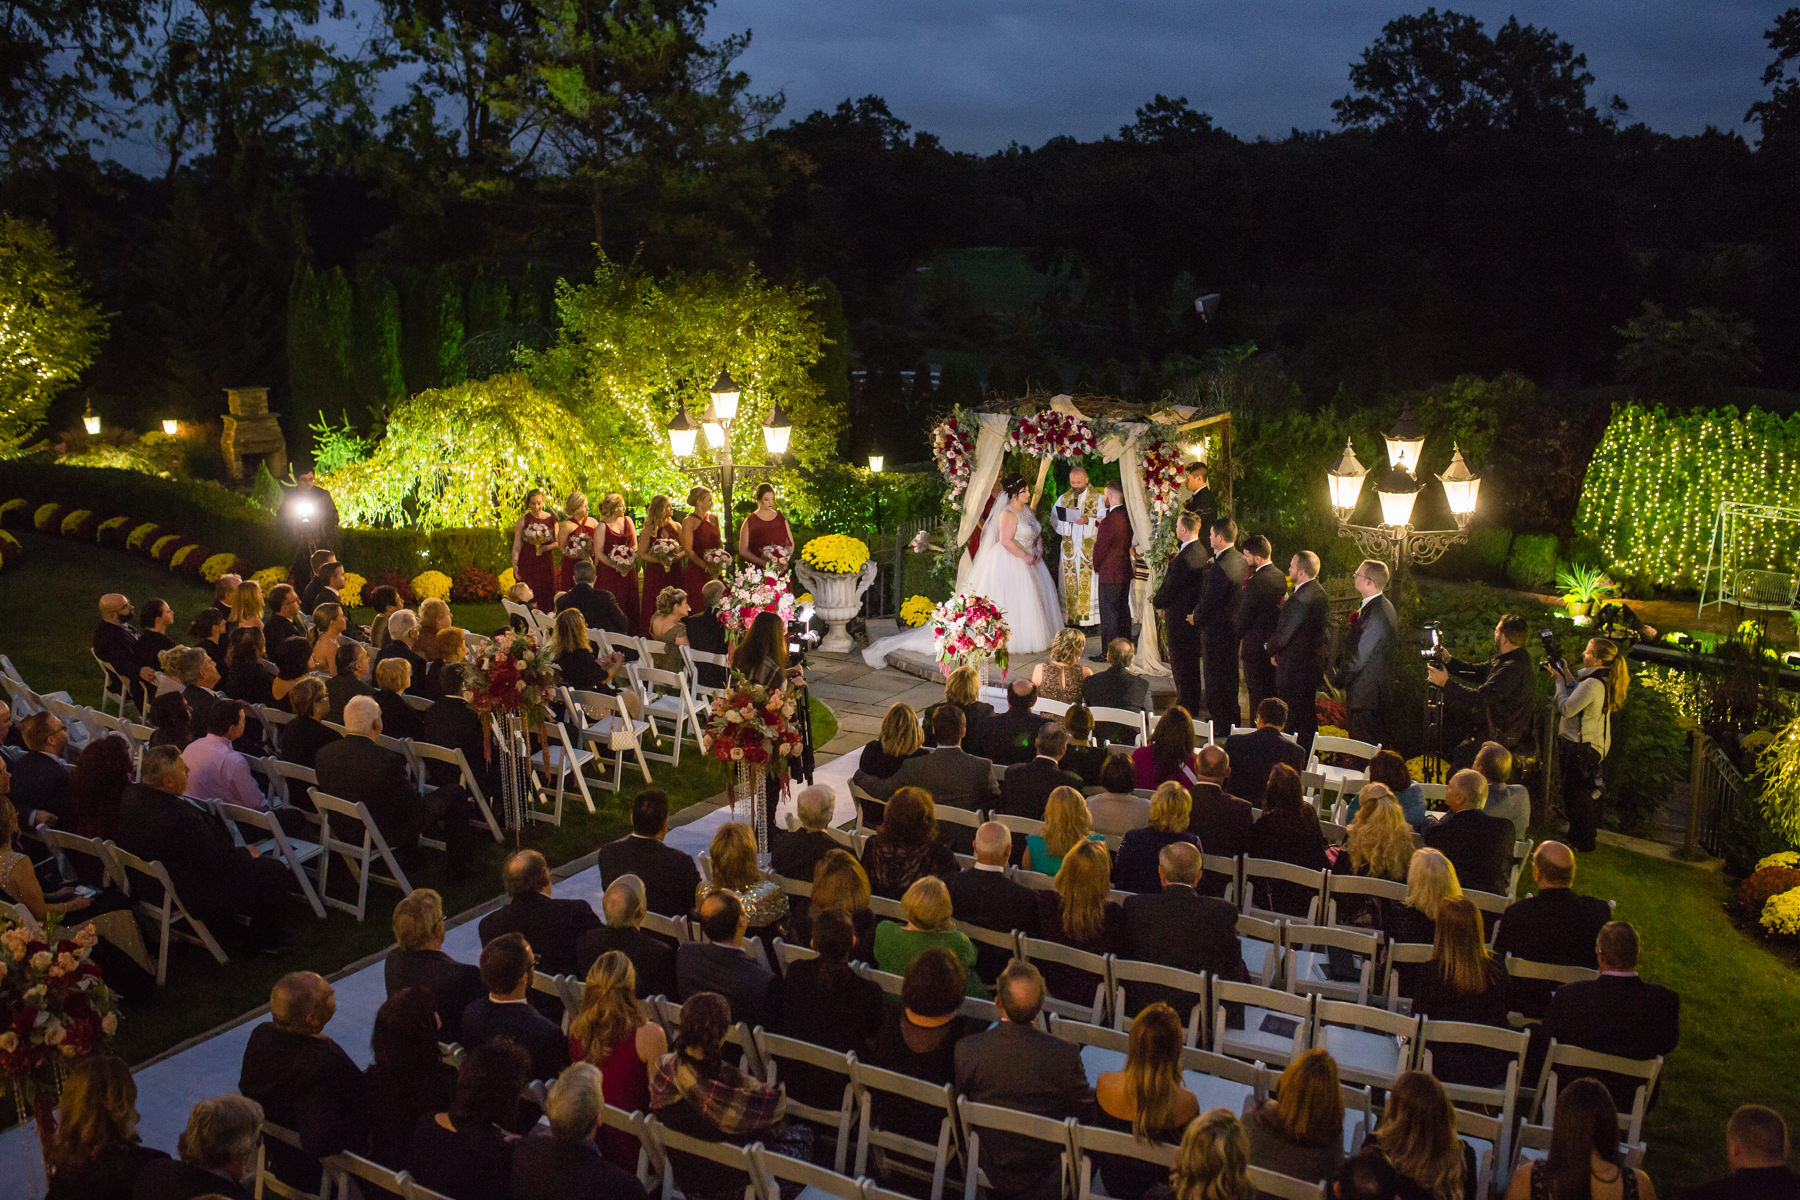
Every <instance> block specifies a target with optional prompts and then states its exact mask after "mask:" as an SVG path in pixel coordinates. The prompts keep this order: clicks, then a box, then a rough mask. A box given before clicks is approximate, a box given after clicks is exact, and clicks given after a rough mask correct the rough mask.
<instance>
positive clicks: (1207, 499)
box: [1181, 462, 1219, 537]
mask: <svg viewBox="0 0 1800 1200" xmlns="http://www.w3.org/2000/svg"><path fill="white" fill-rule="evenodd" d="M1206 475H1207V471H1206V464H1205V463H1203V462H1191V463H1189V464H1188V465H1187V492H1188V494H1187V499H1186V500H1185V501H1183V502H1182V505H1181V507H1182V509H1183V510H1184V511H1186V512H1191V513H1193V514H1194V515H1195V516H1196V517H1198V518H1200V526H1199V528H1200V536H1202V537H1205V536H1206V531H1207V530H1209V529H1211V528H1212V523H1213V522H1214V521H1216V520H1218V519H1219V502H1218V501H1217V500H1215V499H1214V498H1213V490H1212V488H1210V487H1208V486H1207V483H1206Z"/></svg>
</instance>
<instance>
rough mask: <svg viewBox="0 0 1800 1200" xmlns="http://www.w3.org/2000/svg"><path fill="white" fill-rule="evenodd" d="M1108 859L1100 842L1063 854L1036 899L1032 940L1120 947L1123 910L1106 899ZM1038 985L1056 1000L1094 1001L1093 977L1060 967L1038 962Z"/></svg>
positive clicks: (1108, 949) (1107, 949)
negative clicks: (1051, 878) (1040, 979)
mask: <svg viewBox="0 0 1800 1200" xmlns="http://www.w3.org/2000/svg"><path fill="white" fill-rule="evenodd" d="M1111 878H1112V855H1110V854H1108V853H1107V852H1106V846H1105V845H1104V844H1102V843H1100V842H1085V841H1084V842H1077V843H1075V845H1074V847H1073V848H1071V849H1070V851H1069V852H1068V853H1067V854H1065V855H1064V856H1063V860H1062V867H1061V869H1060V870H1058V871H1057V872H1056V882H1055V885H1054V886H1053V887H1049V888H1043V889H1040V890H1038V891H1035V892H1033V893H1032V895H1034V896H1036V897H1037V905H1038V913H1037V917H1038V930H1037V936H1039V937H1041V938H1043V939H1044V940H1045V941H1050V942H1057V943H1060V944H1061V945H1064V946H1072V947H1074V948H1075V949H1077V950H1085V951H1087V952H1088V953H1089V954H1117V953H1122V952H1123V951H1124V948H1125V910H1124V909H1123V908H1122V907H1120V906H1119V905H1118V904H1117V903H1116V902H1115V901H1114V900H1113V899H1112V882H1111ZM1042 970H1043V973H1044V986H1045V987H1046V988H1048V989H1049V991H1050V994H1051V995H1052V996H1055V997H1056V998H1057V999H1059V1000H1070V1001H1074V1002H1076V1003H1081V1004H1086V1003H1089V1002H1091V1001H1092V1000H1093V998H1094V984H1095V983H1096V982H1097V980H1096V978H1095V976H1094V975H1092V974H1091V973H1089V972H1087V971H1083V970H1081V969H1079V968H1077V967H1069V966H1064V965H1063V964H1061V963H1052V962H1046V963H1044V964H1042Z"/></svg>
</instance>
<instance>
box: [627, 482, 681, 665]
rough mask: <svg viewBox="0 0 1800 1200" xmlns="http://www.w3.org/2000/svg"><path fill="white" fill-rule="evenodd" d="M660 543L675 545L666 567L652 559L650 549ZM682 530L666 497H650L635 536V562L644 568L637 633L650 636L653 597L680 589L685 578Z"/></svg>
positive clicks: (654, 600) (653, 613) (654, 601)
mask: <svg viewBox="0 0 1800 1200" xmlns="http://www.w3.org/2000/svg"><path fill="white" fill-rule="evenodd" d="M659 541H670V542H674V543H675V546H676V551H675V553H676V557H675V559H674V561H672V562H670V563H669V564H668V565H667V566H665V565H664V564H662V563H659V562H657V561H656V560H655V559H654V558H652V557H651V547H652V546H653V545H655V543H657V542H659ZM680 547H681V526H680V525H678V524H676V522H675V506H674V505H673V504H671V503H669V498H668V497H667V496H652V497H650V507H649V508H648V509H646V510H645V511H644V528H643V532H641V533H640V534H639V535H638V561H639V562H641V563H643V564H644V580H643V597H644V600H643V604H642V605H641V606H640V608H639V612H638V632H639V633H641V634H643V635H644V636H645V637H649V636H650V622H651V620H652V619H653V618H654V617H655V616H656V597H657V596H659V595H660V594H661V593H662V590H663V589H664V588H666V587H668V586H669V585H670V584H674V585H675V586H676V587H680V586H681V581H682V580H683V579H684V578H686V576H685V573H684V572H683V571H682V566H683V564H684V562H685V561H686V560H684V559H683V558H681V557H680V555H681V549H680Z"/></svg>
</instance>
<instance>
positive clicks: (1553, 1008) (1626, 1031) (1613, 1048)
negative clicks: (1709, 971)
mask: <svg viewBox="0 0 1800 1200" xmlns="http://www.w3.org/2000/svg"><path fill="white" fill-rule="evenodd" d="M1594 958H1595V960H1596V963H1597V965H1598V966H1599V968H1600V978H1598V979H1584V980H1580V981H1577V982H1575V983H1565V984H1563V985H1562V986H1561V987H1559V988H1557V989H1556V995H1554V996H1552V997H1551V998H1550V1008H1549V1010H1548V1011H1546V1012H1545V1013H1544V1020H1543V1023H1542V1024H1541V1025H1539V1026H1538V1027H1537V1028H1536V1029H1535V1030H1534V1031H1533V1032H1532V1038H1531V1056H1530V1058H1529V1060H1528V1061H1527V1062H1526V1065H1525V1073H1526V1075H1527V1076H1529V1077H1530V1078H1533V1079H1535V1078H1537V1075H1538V1072H1539V1065H1540V1064H1541V1063H1542V1062H1543V1055H1544V1052H1545V1051H1547V1050H1548V1049H1549V1048H1550V1042H1551V1041H1552V1040H1555V1041H1558V1042H1561V1043H1562V1044H1563V1045H1565V1046H1579V1047H1581V1048H1582V1049H1583V1050H1592V1051H1594V1052H1595V1053H1596V1054H1614V1055H1617V1056H1618V1057H1620V1058H1635V1059H1640V1060H1641V1059H1649V1058H1655V1057H1657V1056H1658V1055H1668V1054H1670V1053H1672V1052H1673V1051H1674V1049H1675V1045H1676V1043H1677V1042H1678V1041H1679V1040H1680V1037H1681V997H1680V996H1679V995H1677V994H1676V993H1675V992H1674V991H1672V990H1670V989H1669V988H1666V987H1663V986H1661V985H1660V984H1654V983H1647V982H1645V981H1644V980H1643V979H1641V978H1639V977H1638V971H1637V967H1638V934H1637V930H1636V928H1634V927H1633V926H1631V925H1629V924H1627V923H1626V922H1624V921H1609V922H1607V923H1606V925H1605V926H1604V927H1602V929H1601V930H1600V936H1599V937H1598V938H1597V939H1595V943H1594ZM1624 1014H1630V1019H1629V1020H1622V1019H1621V1017H1622V1016H1623V1015H1624ZM1590 1073H1591V1074H1593V1075H1594V1076H1595V1077H1596V1078H1598V1079H1599V1080H1600V1082H1602V1083H1604V1084H1606V1086H1607V1087H1608V1088H1609V1089H1610V1090H1611V1091H1612V1094H1613V1100H1614V1102H1615V1103H1617V1104H1618V1105H1619V1107H1621V1108H1627V1107H1629V1106H1630V1105H1631V1103H1632V1098H1633V1095H1634V1093H1635V1092H1636V1090H1637V1081H1636V1080H1634V1079H1626V1078H1622V1077H1615V1076H1613V1075H1610V1074H1608V1073H1606V1072H1603V1071H1594V1072H1590ZM1655 1100H1656V1095H1655V1094H1654V1093H1652V1094H1651V1096H1650V1101H1651V1102H1652V1103H1654V1102H1655Z"/></svg>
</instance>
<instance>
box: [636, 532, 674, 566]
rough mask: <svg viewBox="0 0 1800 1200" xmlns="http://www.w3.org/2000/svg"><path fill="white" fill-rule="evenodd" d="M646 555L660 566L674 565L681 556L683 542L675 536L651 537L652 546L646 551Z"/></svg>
mask: <svg viewBox="0 0 1800 1200" xmlns="http://www.w3.org/2000/svg"><path fill="white" fill-rule="evenodd" d="M644 557H645V558H647V559H649V560H650V561H651V562H653V563H655V564H656V565H657V566H659V567H669V566H672V565H674V562H675V560H676V559H678V558H680V557H681V543H680V542H678V541H676V540H675V539H674V538H666V537H659V538H651V539H650V548H649V549H648V550H646V551H644Z"/></svg>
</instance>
